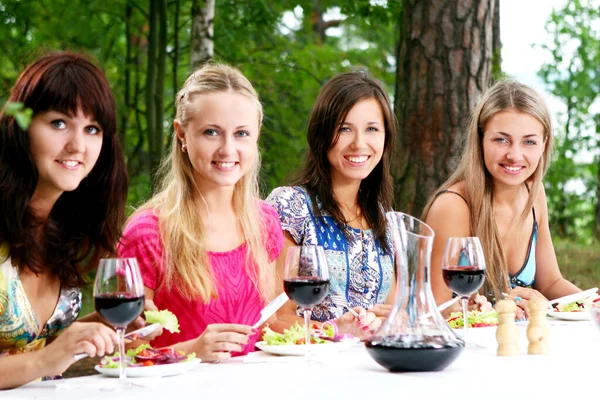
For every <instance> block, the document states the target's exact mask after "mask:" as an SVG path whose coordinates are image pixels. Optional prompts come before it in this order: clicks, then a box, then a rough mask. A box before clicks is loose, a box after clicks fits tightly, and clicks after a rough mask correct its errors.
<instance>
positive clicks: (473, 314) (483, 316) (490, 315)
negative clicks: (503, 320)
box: [447, 310, 498, 329]
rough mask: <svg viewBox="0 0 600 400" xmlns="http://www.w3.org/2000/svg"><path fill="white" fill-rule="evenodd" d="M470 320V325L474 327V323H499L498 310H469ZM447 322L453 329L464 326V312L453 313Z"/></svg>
mask: <svg viewBox="0 0 600 400" xmlns="http://www.w3.org/2000/svg"><path fill="white" fill-rule="evenodd" d="M468 320H469V327H472V326H473V324H488V325H498V312H497V311H496V310H490V311H469V313H468ZM447 322H448V325H449V326H450V328H453V329H456V328H462V327H464V321H463V316H462V312H453V313H451V314H450V318H448V320H447Z"/></svg>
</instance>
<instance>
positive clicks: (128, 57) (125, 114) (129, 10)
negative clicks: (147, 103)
mask: <svg viewBox="0 0 600 400" xmlns="http://www.w3.org/2000/svg"><path fill="white" fill-rule="evenodd" d="M132 14H133V7H132V6H131V4H130V3H129V1H127V2H126V4H125V40H126V46H125V71H124V75H125V83H124V86H125V96H124V97H125V100H124V102H125V107H124V109H123V110H121V129H120V136H119V137H120V141H121V148H122V149H123V151H125V144H126V142H125V137H126V135H127V120H128V118H129V109H130V107H131V88H130V86H131V47H132V46H131V15H132Z"/></svg>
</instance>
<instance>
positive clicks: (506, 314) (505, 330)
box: [496, 300, 519, 356]
mask: <svg viewBox="0 0 600 400" xmlns="http://www.w3.org/2000/svg"><path fill="white" fill-rule="evenodd" d="M496 311H497V312H498V329H497V330H496V341H497V342H498V352H497V355H499V356H518V355H519V328H517V324H516V323H515V312H516V311H517V305H516V304H515V302H514V301H512V300H500V301H498V302H497V303H496Z"/></svg>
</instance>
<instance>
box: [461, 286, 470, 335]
mask: <svg viewBox="0 0 600 400" xmlns="http://www.w3.org/2000/svg"><path fill="white" fill-rule="evenodd" d="M460 300H461V302H462V307H463V329H464V331H463V332H464V334H465V342H466V340H467V332H468V329H469V296H461V298H460Z"/></svg>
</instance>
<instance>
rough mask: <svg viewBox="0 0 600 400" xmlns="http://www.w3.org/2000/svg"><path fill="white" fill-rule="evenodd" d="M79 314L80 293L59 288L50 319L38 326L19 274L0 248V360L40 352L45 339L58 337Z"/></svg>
mask: <svg viewBox="0 0 600 400" xmlns="http://www.w3.org/2000/svg"><path fill="white" fill-rule="evenodd" d="M79 311H81V290H79V288H70V289H65V288H61V290H60V295H59V297H58V302H57V304H56V308H55V309H54V312H53V313H52V316H51V317H50V318H49V319H48V322H46V325H44V326H40V322H39V321H38V320H37V318H36V316H35V313H34V311H33V308H32V307H31V304H30V303H29V300H28V299H27V295H26V293H25V289H24V288H23V284H22V283H21V279H20V277H19V271H18V269H17V268H16V267H14V266H13V265H12V263H11V260H10V257H9V256H8V246H1V245H0V357H3V356H7V355H9V354H17V353H25V352H29V351H35V350H39V349H41V348H42V347H44V346H45V344H46V339H48V338H50V337H53V336H58V335H59V334H60V332H62V331H63V330H64V329H65V328H66V327H68V326H69V325H71V324H72V323H73V322H74V321H75V320H76V319H77V316H78V315H79Z"/></svg>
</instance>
